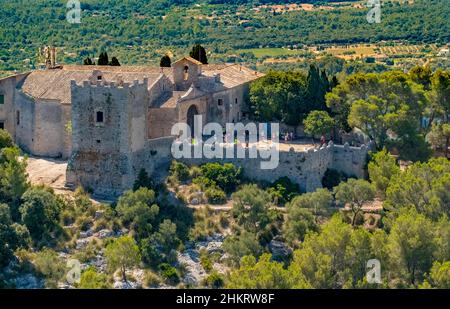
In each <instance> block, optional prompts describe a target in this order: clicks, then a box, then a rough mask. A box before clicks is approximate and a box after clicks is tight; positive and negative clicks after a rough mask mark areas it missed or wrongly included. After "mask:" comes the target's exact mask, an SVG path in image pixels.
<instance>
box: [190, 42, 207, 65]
mask: <svg viewBox="0 0 450 309" xmlns="http://www.w3.org/2000/svg"><path fill="white" fill-rule="evenodd" d="M189 56H191V57H192V58H194V59H196V60H198V61H200V62H201V63H203V64H208V58H207V56H206V50H205V48H204V47H203V46H201V45H200V44H195V45H194V46H193V47H192V50H191V52H190V53H189Z"/></svg>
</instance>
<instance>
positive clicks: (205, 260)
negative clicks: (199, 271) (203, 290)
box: [200, 249, 213, 273]
mask: <svg viewBox="0 0 450 309" xmlns="http://www.w3.org/2000/svg"><path fill="white" fill-rule="evenodd" d="M200 264H201V265H202V267H203V269H204V270H205V271H206V272H207V273H209V272H210V271H211V270H213V263H212V261H211V259H210V257H209V255H208V252H207V251H206V250H205V249H202V250H200Z"/></svg>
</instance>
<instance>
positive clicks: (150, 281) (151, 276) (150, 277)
mask: <svg viewBox="0 0 450 309" xmlns="http://www.w3.org/2000/svg"><path fill="white" fill-rule="evenodd" d="M143 283H144V286H145V287H147V288H156V287H158V286H159V284H160V283H161V278H159V276H158V275H157V274H155V273H154V272H152V271H150V270H145V272H144V280H143Z"/></svg>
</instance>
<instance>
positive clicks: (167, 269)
mask: <svg viewBox="0 0 450 309" xmlns="http://www.w3.org/2000/svg"><path fill="white" fill-rule="evenodd" d="M159 269H160V271H161V276H162V277H163V278H164V279H165V280H166V282H167V283H169V284H171V285H175V284H178V283H179V282H180V275H179V274H178V271H177V269H176V268H175V267H173V266H170V265H169V264H167V263H162V264H160V265H159Z"/></svg>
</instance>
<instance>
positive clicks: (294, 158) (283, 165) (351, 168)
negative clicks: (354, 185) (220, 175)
mask: <svg viewBox="0 0 450 309" xmlns="http://www.w3.org/2000/svg"><path fill="white" fill-rule="evenodd" d="M366 157H367V147H365V146H363V147H348V145H345V146H342V145H334V144H333V143H329V144H328V145H327V146H324V147H322V148H320V149H309V150H308V151H307V152H295V151H293V149H291V151H280V152H279V164H278V167H276V168H275V169H261V161H267V160H265V159H261V158H259V157H258V158H255V159H249V158H248V150H247V151H246V158H245V159H239V158H231V159H227V158H224V159H205V158H202V159H181V160H180V161H182V162H184V163H186V164H187V165H200V164H204V163H207V162H220V163H233V164H235V165H236V166H240V167H242V168H243V171H244V176H245V177H247V178H249V179H253V180H259V181H268V182H273V181H275V180H277V179H278V178H280V177H284V176H287V177H289V178H290V179H291V180H292V181H294V182H296V183H298V184H299V186H300V188H301V190H302V191H305V192H310V191H314V190H316V189H317V188H321V187H322V183H321V182H322V178H323V176H324V174H325V172H326V170H327V169H329V168H330V169H336V170H339V171H342V172H345V173H346V174H348V175H354V176H356V177H364V167H365V164H366ZM343 161H344V162H343Z"/></svg>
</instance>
